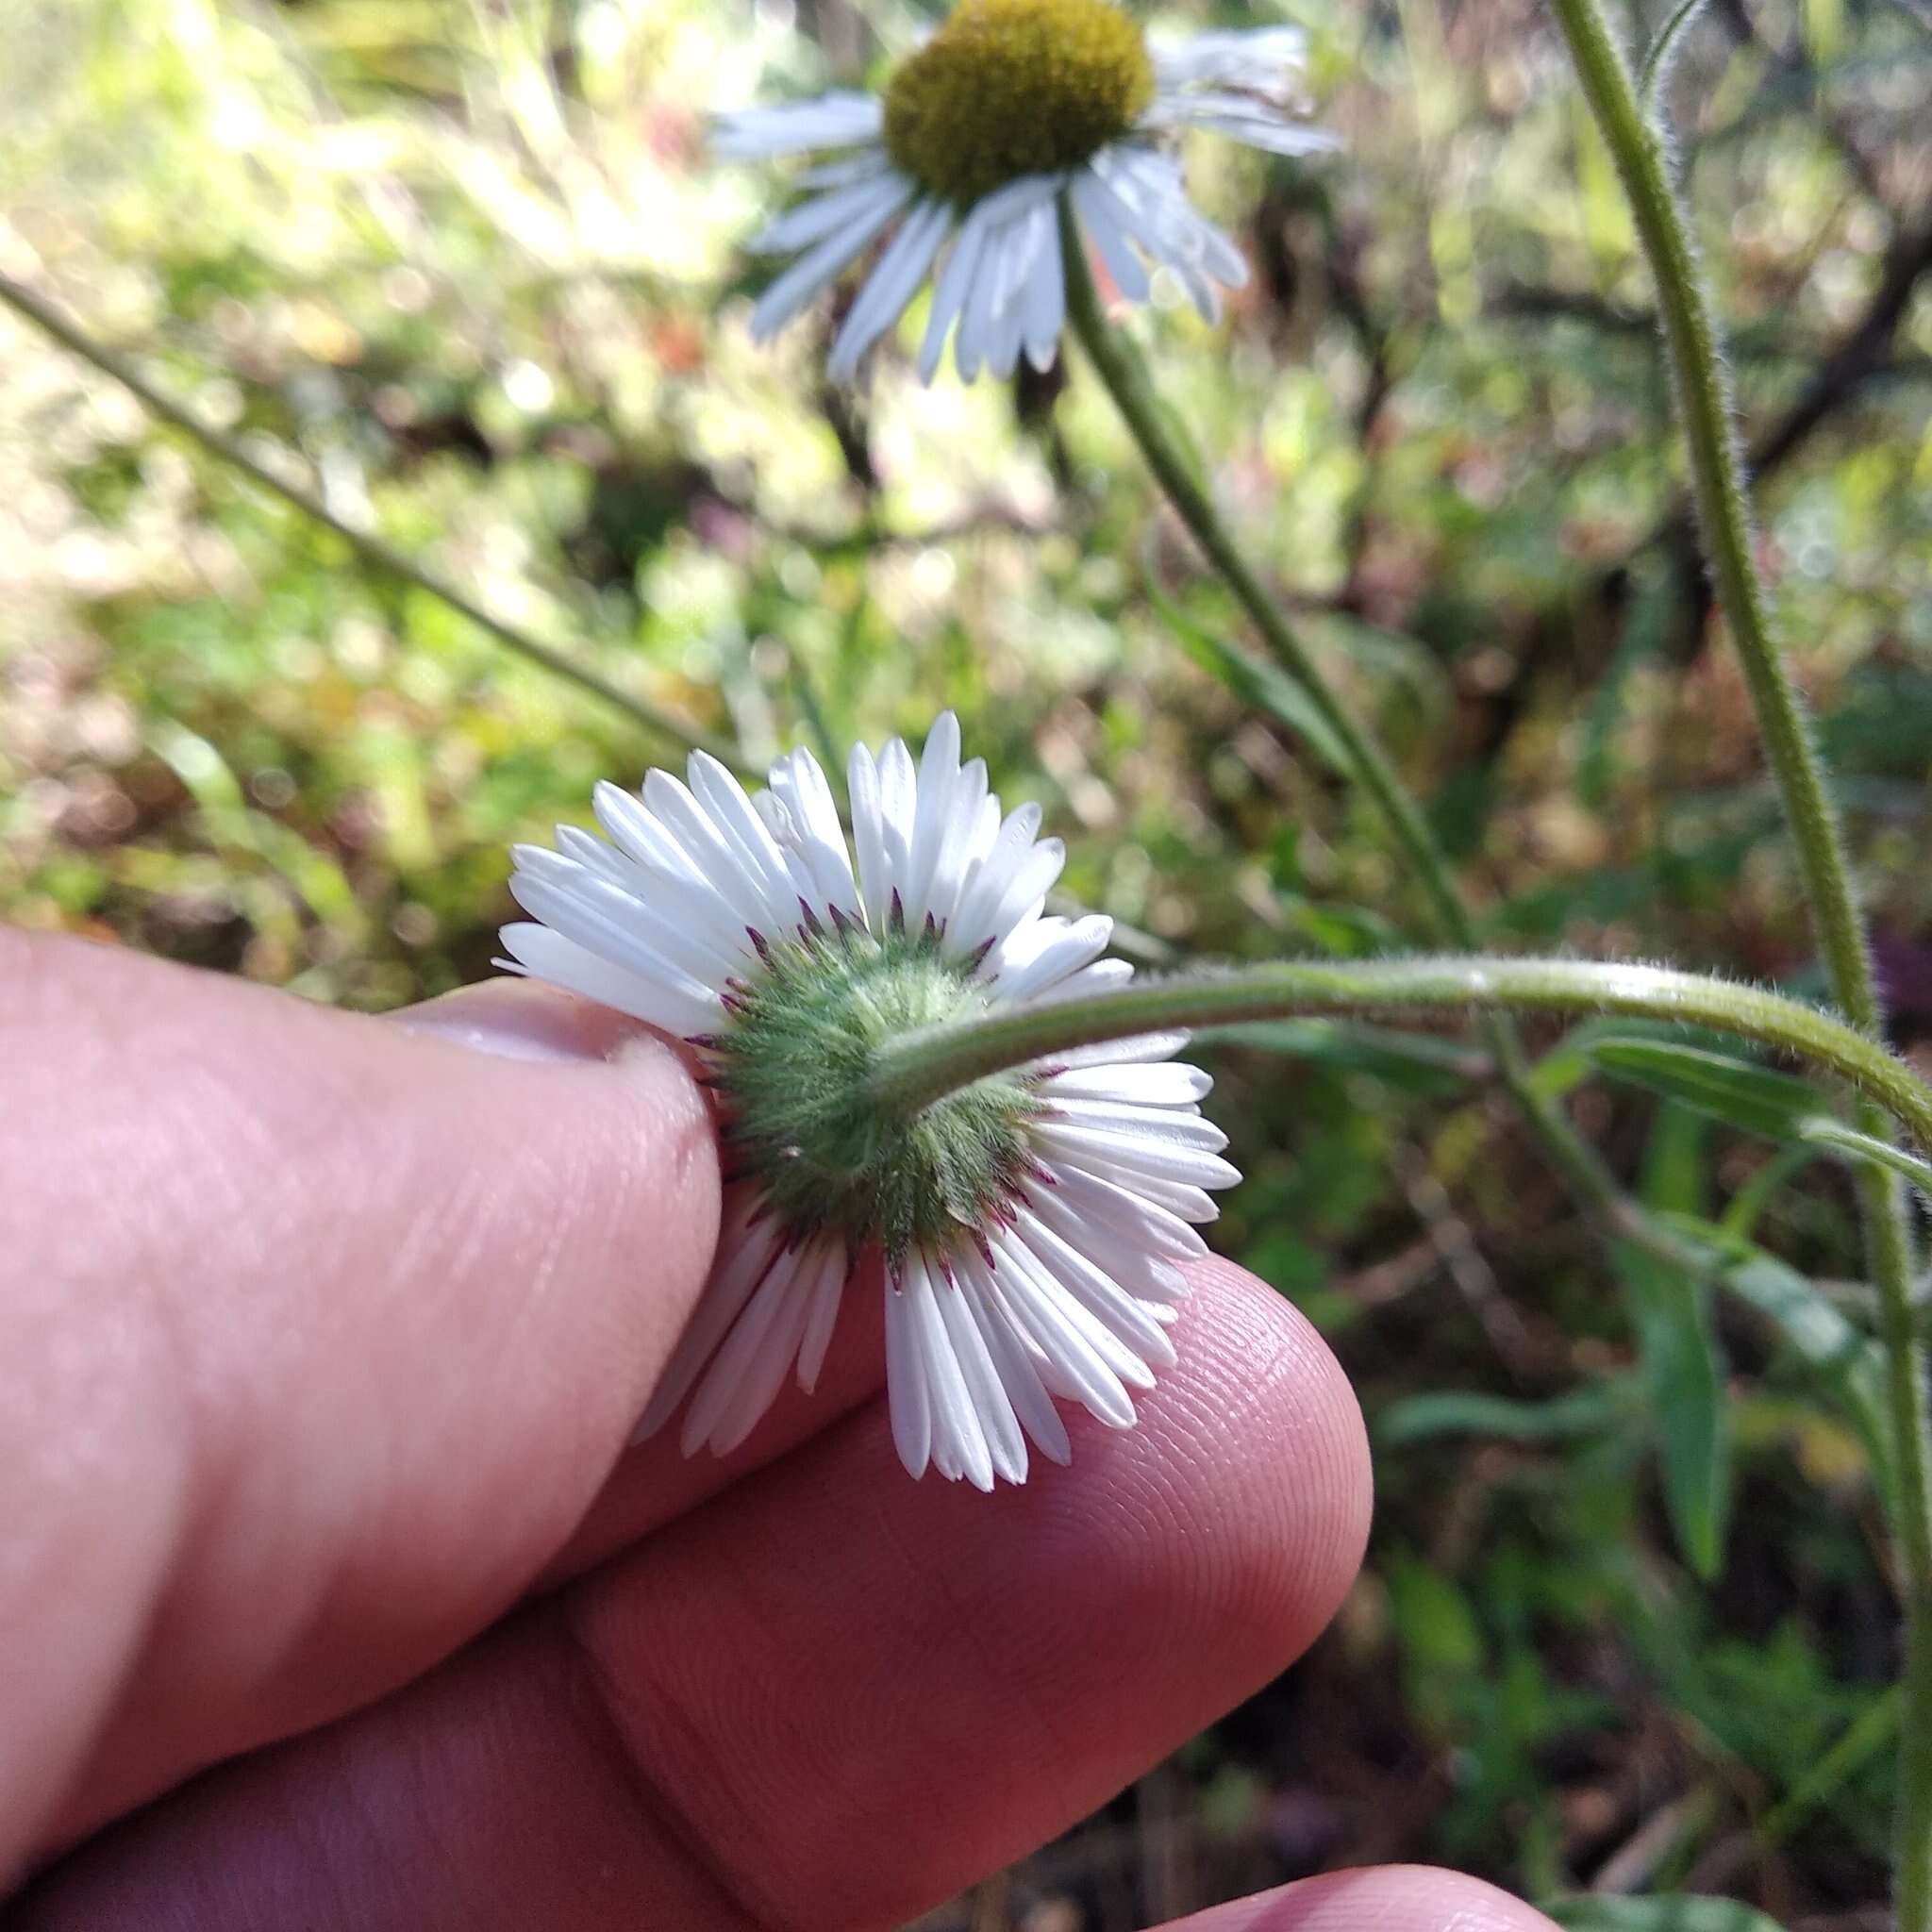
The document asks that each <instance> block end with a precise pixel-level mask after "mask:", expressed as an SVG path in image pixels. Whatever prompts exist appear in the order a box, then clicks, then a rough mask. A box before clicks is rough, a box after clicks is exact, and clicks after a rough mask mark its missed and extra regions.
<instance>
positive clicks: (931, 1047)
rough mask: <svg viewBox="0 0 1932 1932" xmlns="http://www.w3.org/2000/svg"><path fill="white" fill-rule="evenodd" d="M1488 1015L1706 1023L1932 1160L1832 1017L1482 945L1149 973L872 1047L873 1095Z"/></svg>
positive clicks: (1902, 1066)
mask: <svg viewBox="0 0 1932 1932" xmlns="http://www.w3.org/2000/svg"><path fill="white" fill-rule="evenodd" d="M1487 1013H1562V1014H1583V1015H1589V1016H1592V1017H1614V1018H1620V1019H1634V1020H1661V1021H1667V1022H1670V1023H1673V1024H1678V1025H1683V1026H1706V1027H1714V1028H1717V1029H1719V1030H1721V1031H1723V1032H1725V1033H1729V1034H1732V1035H1734V1036H1736V1037H1737V1038H1738V1039H1740V1040H1749V1041H1756V1042H1757V1044H1758V1045H1760V1046H1767V1047H1772V1048H1774V1049H1775V1050H1776V1051H1777V1052H1779V1053H1784V1054H1789V1055H1790V1056H1791V1057H1792V1058H1796V1059H1800V1060H1803V1061H1806V1062H1807V1063H1808V1064H1809V1065H1811V1066H1813V1067H1815V1068H1817V1069H1819V1070H1820V1071H1822V1072H1824V1073H1826V1074H1835V1075H1836V1076H1837V1077H1838V1078H1840V1079H1841V1080H1843V1081H1845V1082H1847V1083H1848V1084H1849V1085H1850V1086H1851V1087H1852V1088H1853V1089H1854V1090H1855V1091H1857V1092H1858V1093H1860V1094H1861V1095H1863V1096H1865V1097H1866V1098H1867V1099H1869V1100H1870V1101H1871V1102H1873V1103H1874V1105H1875V1106H1877V1107H1879V1108H1883V1109H1884V1110H1885V1112H1887V1113H1888V1114H1890V1115H1891V1116H1892V1117H1894V1118H1895V1119H1896V1120H1897V1121H1898V1122H1899V1123H1900V1124H1902V1125H1903V1126H1904V1127H1905V1129H1906V1131H1907V1134H1908V1135H1909V1136H1910V1139H1911V1141H1913V1142H1914V1143H1915V1144H1916V1145H1917V1146H1918V1147H1919V1148H1920V1149H1921V1150H1922V1151H1924V1153H1926V1154H1928V1155H1932V1087H1928V1086H1927V1085H1926V1083H1925V1082H1924V1080H1922V1079H1920V1077H1919V1076H1918V1074H1915V1073H1914V1072H1913V1071H1912V1069H1911V1068H1910V1067H1909V1066H1908V1065H1907V1063H1906V1062H1905V1061H1904V1060H1903V1059H1901V1058H1899V1057H1898V1056H1897V1055H1896V1054H1894V1053H1893V1052H1892V1051H1891V1050H1890V1048H1889V1047H1887V1046H1885V1045H1883V1044H1882V1043H1881V1042H1880V1041H1875V1040H1874V1039H1872V1038H1871V1036H1870V1035H1869V1034H1864V1033H1860V1032H1859V1031H1858V1030H1857V1028H1856V1027H1854V1026H1848V1025H1846V1024H1845V1023H1844V1022H1843V1021H1842V1020H1840V1019H1839V1018H1838V1017H1837V1015H1835V1014H1832V1013H1827V1012H1824V1011H1821V1010H1820V1009H1819V1008H1816V1007H1809V1006H1807V1005H1806V1004H1805V1003H1804V1002H1803V1001H1802V1000H1794V999H1788V998H1786V996H1785V995H1784V994H1782V993H1776V992H1769V991H1765V990H1764V989H1763V988H1761V987H1755V986H1743V985H1740V984H1738V983H1737V982H1735V981H1732V980H1727V979H1713V978H1709V977H1707V976H1706V975H1704V974H1697V973H1681V972H1678V971H1676V970H1675V969H1674V968H1673V967H1668V966H1633V965H1624V964H1622V963H1615V962H1599V961H1594V960H1586V959H1509V958H1494V957H1492V956H1491V955H1488V954H1475V955H1474V956H1469V957H1462V956H1456V955H1444V956H1439V957H1435V958H1399V959H1361V960H1329V959H1322V960H1312V959H1289V960H1280V961H1277V962H1274V963H1273V964H1270V965H1266V966H1246V967H1238V968H1234V969H1231V970H1228V971H1224V972H1211V973H1209V972H1202V973H1193V974H1181V975H1178V976H1176V977H1174V978H1171V979H1159V980H1149V981H1146V982H1144V983H1137V984H1135V985H1133V986H1127V987H1123V988H1121V989H1119V990H1118V991H1112V992H1099V993H1093V994H1091V995H1089V996H1088V997H1086V998H1084V999H1067V1000H1042V1001H1038V1002H1033V1003H1028V1004H1024V1005H1021V1006H1016V1007H1011V1008H1006V1009H1004V1010H1002V1011H1000V1012H997V1013H994V1014H991V1015H989V1016H988V1017H986V1018H984V1019H979V1020H973V1021H968V1022H964V1023H960V1024H952V1025H946V1026H931V1027H925V1028H924V1029H922V1030H920V1031H918V1032H913V1033H908V1034H905V1035H903V1036H902V1037H901V1038H899V1039H897V1040H895V1041H892V1042H891V1044H890V1045H888V1046H885V1047H882V1048H881V1049H880V1050H879V1053H878V1056H877V1058H876V1060H875V1062H874V1070H873V1076H872V1082H871V1091H872V1095H873V1098H874V1100H875V1101H876V1102H877V1103H878V1105H880V1106H881V1107H883V1108H888V1109H891V1110H894V1111H897V1112H901V1113H916V1112H918V1111H919V1109H920V1108H923V1107H926V1106H929V1105H930V1104H931V1103H932V1102H933V1101H935V1100H937V1099H940V1098H941V1097H942V1096H943V1095H945V1094H947V1093H950V1092H953V1091H955V1090H956V1089H958V1088H960V1087H964V1086H968V1085H970V1084H971V1083H972V1082H973V1081H974V1080H981V1079H984V1078H985V1077H986V1076H987V1075H988V1074H997V1073H1000V1072H1002V1071H1004V1070H1005V1069H1007V1068H1009V1067H1017V1066H1024V1065H1025V1064H1027V1063H1028V1062H1029V1061H1033V1060H1039V1059H1049V1060H1050V1059H1051V1058H1053V1056H1054V1055H1055V1054H1057V1053H1064V1052H1071V1051H1072V1050H1073V1049H1074V1048H1075V1047H1081V1046H1093V1045H1097V1044H1099V1043H1100V1042H1102V1041H1109V1040H1128V1039H1132V1038H1133V1037H1135V1036H1136V1035H1138V1034H1142V1033H1159V1032H1163V1031H1165V1030H1167V1029H1169V1028H1171V1027H1175V1026H1190V1027H1191V1026H1233V1025H1241V1024H1247V1023H1249V1022H1252V1021H1257V1020H1282V1019H1291V1018H1294V1017H1296V1016H1299V1015H1305V1014H1350V1015H1355V1016H1362V1015H1372V1016H1377V1017H1381V1018H1390V1017H1395V1018H1407V1017H1408V1016H1410V1015H1414V1014H1432V1015H1433V1014H1448V1015H1451V1016H1456V1015H1461V1016H1464V1017H1473V1016H1479V1015H1482V1014H1487Z"/></svg>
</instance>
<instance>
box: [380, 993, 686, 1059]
mask: <svg viewBox="0 0 1932 1932" xmlns="http://www.w3.org/2000/svg"><path fill="white" fill-rule="evenodd" d="M385 1017H386V1018H388V1019H389V1020H391V1021H392V1022H393V1023H394V1024H397V1025H399V1026H407V1027H408V1029H409V1031H410V1032H411V1033H428V1034H433V1035H435V1036H436V1037H437V1038H439V1039H441V1040H450V1041H456V1043H457V1044H458V1045H459V1046H467V1047H469V1048H470V1049H471V1050H472V1051H473V1052H475V1053H488V1054H494V1055H496V1056H497V1057H498V1058H501V1059H511V1060H603V1059H608V1058H610V1057H611V1056H612V1055H613V1054H614V1053H616V1052H618V1051H619V1050H620V1049H624V1048H627V1047H630V1046H633V1045H636V1044H639V1043H641V1042H650V1043H653V1044H656V1042H655V1041H653V1037H652V1036H651V1035H650V1034H649V1033H648V1032H647V1031H646V1030H645V1029H644V1028H642V1027H641V1026H640V1025H639V1024H638V1023H637V1022H636V1021H635V1020H627V1019H625V1017H624V1015H623V1014H621V1013H613V1012H612V1011H611V1010H610V1009H609V1008H608V1007H599V1006H595V1005H593V1004H592V1003H591V1001H589V1000H580V999H575V998H573V997H572V996H571V995H570V994H568V993H561V992H558V991H554V990H553V989H551V988H549V987H547V986H537V985H534V984H533V983H532V982H531V981H529V980H527V979H510V978H504V979H487V980H484V981H483V982H481V983H480V984H479V985H476V986H463V987H458V989H457V990H456V991H454V992H446V993H444V994H442V995H441V997H440V998H438V999H433V1000H427V1001H425V1003H424V1004H423V1005H422V1006H420V1007H405V1008H402V1010H401V1011H399V1012H394V1013H390V1014H388V1015H386V1016H385ZM659 1050H660V1051H661V1050H662V1049H661V1047H660V1048H659Z"/></svg>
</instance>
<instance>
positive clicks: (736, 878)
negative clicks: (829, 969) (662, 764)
mask: <svg viewBox="0 0 1932 1932" xmlns="http://www.w3.org/2000/svg"><path fill="white" fill-rule="evenodd" d="M644 803H645V804H646V805H647V806H649V807H650V808H651V810H652V811H653V812H654V813H655V814H656V815H657V817H658V822H659V823H660V824H663V825H664V826H665V827H666V828H667V829H668V830H670V831H671V832H672V833H673V834H674V835H675V837H676V839H677V841H678V843H679V844H680V845H682V846H683V847H684V849H685V850H686V851H687V852H688V853H690V854H691V858H692V859H693V860H695V861H696V862H697V863H698V864H699V865H701V866H702V867H703V868H704V872H705V876H706V877H707V878H708V879H709V880H710V881H711V882H712V884H713V885H714V886H715V888H716V889H717V891H718V892H719V894H720V896H721V897H723V899H724V902H725V904H726V905H727V906H728V907H729V908H731V911H732V912H733V914H734V915H736V917H737V920H738V923H739V924H741V925H756V926H772V925H782V924H784V923H785V920H786V916H787V914H788V913H789V912H790V911H791V903H790V892H789V888H788V890H787V891H784V892H781V893H780V894H779V895H778V896H777V897H775V898H774V895H773V893H772V891H770V890H769V889H768V887H767V884H766V880H765V875H764V873H763V870H762V868H761V867H759V866H758V865H757V864H756V862H755V861H754V860H753V859H752V858H750V857H749V856H748V855H741V854H740V852H739V850H738V849H737V846H736V843H735V841H733V840H732V839H731V838H730V837H728V836H727V835H726V833H725V830H724V827H723V826H722V825H720V824H718V822H717V821H716V820H715V819H714V818H713V817H712V816H711V814H710V813H709V812H708V811H707V810H706V808H704V807H703V806H702V805H701V804H699V803H698V800H697V798H696V796H695V795H694V794H693V793H692V792H691V790H690V788H689V787H688V786H686V785H685V784H684V782H683V781H682V780H681V779H679V778H676V777H674V776H673V775H672V774H671V773H669V772H665V771H655V770H654V771H652V772H649V773H647V774H645V777H644ZM760 830H762V827H760Z"/></svg>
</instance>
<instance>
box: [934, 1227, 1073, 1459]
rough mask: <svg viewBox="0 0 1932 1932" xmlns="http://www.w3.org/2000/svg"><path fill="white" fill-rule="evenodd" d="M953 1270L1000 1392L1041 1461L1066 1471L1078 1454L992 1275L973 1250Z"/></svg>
mask: <svg viewBox="0 0 1932 1932" xmlns="http://www.w3.org/2000/svg"><path fill="white" fill-rule="evenodd" d="M955 1266H956V1268H957V1269H958V1274H959V1280H960V1291H961V1292H962V1293H963V1294H964V1295H965V1296H966V1298H967V1306H968V1307H969V1308H970V1309H971V1311H972V1314H973V1319H974V1322H975V1323H976V1324H978V1327H979V1332H980V1334H981V1336H982V1337H984V1339H985V1341H986V1346H987V1352H988V1353H989V1354H990V1355H991V1357H992V1362H993V1366H994V1367H995V1368H996V1369H997V1370H998V1372H999V1377H1000V1386H1001V1387H1002V1388H1003V1389H1005V1391H1007V1399H1008V1401H1009V1402H1010V1403H1011V1404H1012V1406H1013V1413H1014V1414H1015V1415H1016V1416H1017V1417H1018V1418H1019V1422H1020V1426H1021V1427H1022V1428H1023V1429H1024V1430H1025V1432H1026V1434H1027V1435H1028V1437H1030V1438H1031V1439H1032V1441H1033V1444H1034V1446H1035V1448H1037V1449H1038V1450H1039V1451H1040V1453H1041V1455H1042V1456H1044V1457H1047V1459H1048V1460H1049V1461H1052V1462H1058V1463H1059V1464H1061V1465H1063V1466H1064V1465H1065V1464H1066V1463H1068V1462H1070V1461H1071V1460H1072V1459H1073V1453H1074V1452H1073V1445H1072V1444H1071V1443H1070V1442H1069V1441H1068V1440H1067V1425H1066V1424H1065V1423H1063V1422H1062V1421H1061V1420H1060V1418H1059V1411H1058V1409H1056V1408H1055V1407H1054V1406H1053V1397H1052V1396H1051V1395H1049V1394H1048V1393H1047V1390H1046V1385H1045V1383H1044V1382H1042V1381H1041V1377H1040V1371H1039V1369H1038V1368H1037V1367H1036V1366H1035V1364H1034V1358H1033V1355H1032V1354H1031V1352H1030V1351H1029V1349H1028V1347H1027V1344H1026V1341H1025V1338H1024V1330H1023V1329H1022V1328H1021V1327H1020V1326H1019V1324H1018V1322H1017V1320H1016V1318H1015V1317H1014V1315H1013V1313H1012V1311H1011V1309H1010V1308H1008V1306H1007V1301H1006V1297H1005V1296H1004V1295H1003V1294H1002V1293H1001V1292H1000V1289H999V1285H998V1283H997V1282H995V1281H994V1279H993V1277H992V1274H991V1270H989V1269H988V1267H987V1265H986V1263H985V1262H984V1261H983V1260H981V1259H980V1257H979V1256H978V1255H977V1254H976V1253H974V1252H972V1251H971V1250H969V1251H968V1252H967V1253H965V1254H964V1255H962V1256H961V1257H959V1258H958V1261H956V1263H955ZM1016 1480H1017V1478H1016Z"/></svg>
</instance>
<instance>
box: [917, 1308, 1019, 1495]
mask: <svg viewBox="0 0 1932 1932" xmlns="http://www.w3.org/2000/svg"><path fill="white" fill-rule="evenodd" d="M933 1293H934V1298H935V1300H936V1301H937V1303H938V1305H939V1311H940V1319H941V1321H942V1322H943V1323H944V1324H945V1329H946V1337H947V1340H948V1341H950V1342H951V1343H952V1349H953V1359H954V1360H955V1361H956V1362H958V1365H959V1374H960V1377H961V1379H962V1380H963V1381H964V1383H965V1385H966V1394H967V1399H968V1400H969V1401H970V1402H971V1403H972V1405H973V1414H974V1420H975V1421H976V1422H977V1423H978V1424H979V1432H980V1437H981V1440H982V1441H984V1442H985V1444H986V1448H987V1453H988V1455H989V1456H990V1457H991V1474H996V1475H1003V1476H1005V1477H1006V1479H1007V1480H1008V1482H1009V1483H1024V1481H1025V1480H1026V1436H1025V1432H1024V1430H1023V1429H1022V1428H1021V1426H1020V1418H1019V1417H1018V1416H1017V1415H1016V1414H1015V1413H1014V1412H1013V1404H1012V1400H1011V1398H1010V1397H1009V1396H1008V1393H1007V1389H1006V1383H1005V1382H1004V1380H1003V1379H1002V1377H1001V1375H1000V1372H999V1369H998V1367H997V1365H996V1364H995V1363H994V1361H993V1357H992V1353H991V1350H990V1349H989V1348H988V1347H987V1343H986V1336H985V1334H984V1332H983V1331H982V1330H981V1328H980V1326H979V1324H978V1322H977V1321H976V1320H975V1319H974V1311H973V1309H972V1307H970V1306H969V1304H968V1301H967V1290H966V1288H965V1286H964V1284H963V1283H962V1282H960V1281H959V1280H958V1279H957V1278H956V1279H954V1280H952V1281H946V1280H943V1279H941V1280H936V1281H934V1283H933ZM988 1487H989V1488H990V1487H991V1484H990V1483H989V1484H988Z"/></svg>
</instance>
